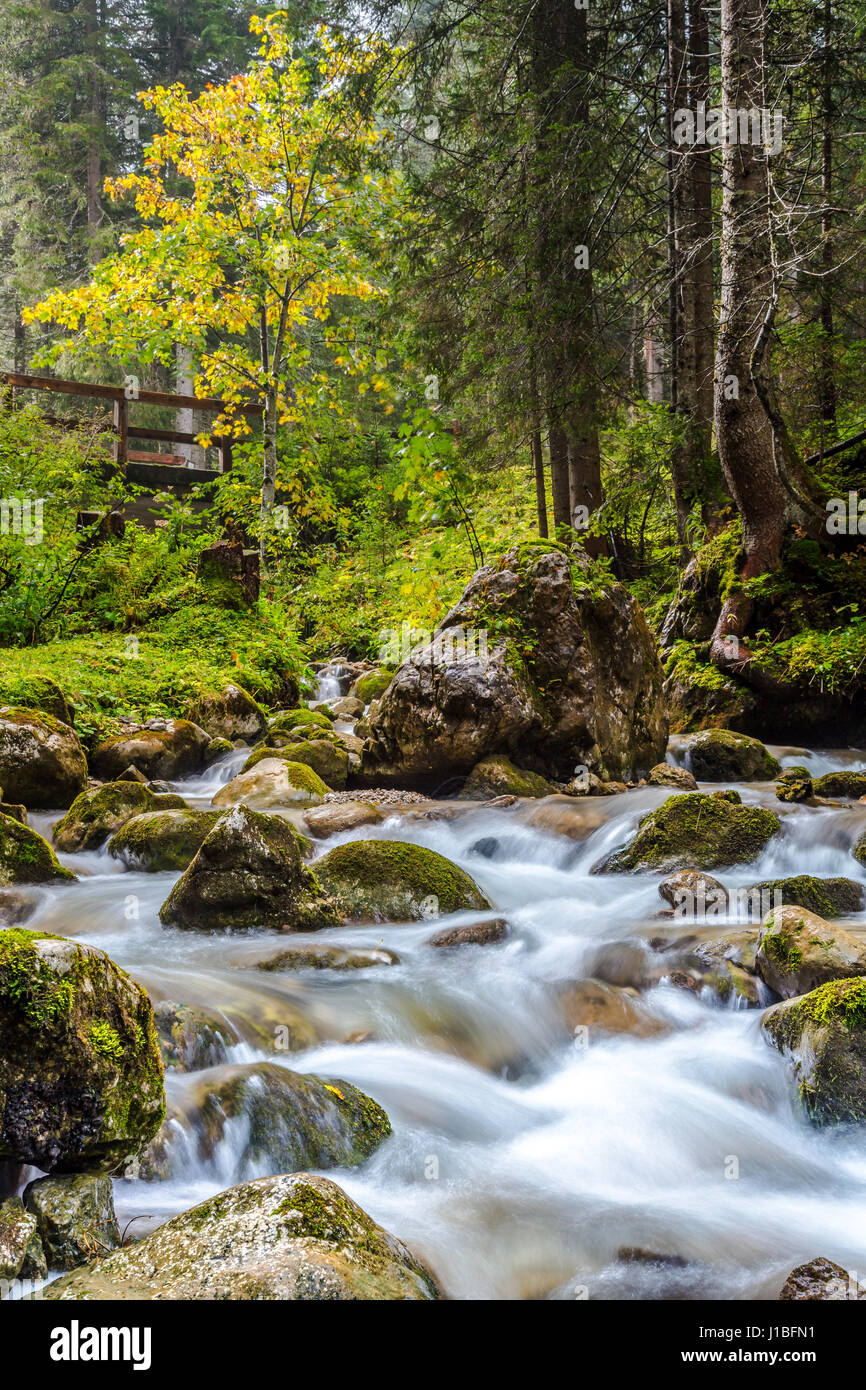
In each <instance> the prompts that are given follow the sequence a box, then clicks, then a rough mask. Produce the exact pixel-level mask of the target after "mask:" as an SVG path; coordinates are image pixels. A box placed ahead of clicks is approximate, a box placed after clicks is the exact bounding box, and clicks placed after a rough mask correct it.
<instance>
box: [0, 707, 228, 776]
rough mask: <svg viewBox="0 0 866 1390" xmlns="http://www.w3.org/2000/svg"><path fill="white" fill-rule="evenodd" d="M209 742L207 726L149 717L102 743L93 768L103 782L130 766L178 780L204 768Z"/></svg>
mask: <svg viewBox="0 0 866 1390" xmlns="http://www.w3.org/2000/svg"><path fill="white" fill-rule="evenodd" d="M209 742H210V736H209V735H208V734H206V733H205V731H204V729H200V728H199V726H198V725H197V724H193V723H191V721H190V720H188V719H148V720H147V721H146V723H144V724H139V725H136V726H134V727H131V728H130V729H129V730H128V731H126V732H124V733H122V734H116V735H115V736H114V737H113V738H109V739H106V740H105V742H104V743H100V744H99V746H98V747H97V748H96V749H95V750H94V752H93V756H92V758H91V760H90V766H91V771H92V772H93V775H94V777H99V778H100V779H101V780H102V781H103V782H111V781H114V780H116V779H117V778H118V777H119V776H120V774H121V773H122V772H125V771H126V770H127V768H129V767H135V768H137V769H138V771H139V772H140V773H141V774H142V775H143V776H144V777H146V778H147V780H148V781H151V780H153V779H154V778H156V779H167V780H168V781H175V780H176V779H177V778H178V777H186V776H187V775H188V774H189V773H191V772H199V771H200V770H201V768H202V767H203V766H204V761H205V753H206V750H207V746H208V744H209ZM2 781H3V779H2V777H0V783H2Z"/></svg>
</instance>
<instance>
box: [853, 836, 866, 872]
mask: <svg viewBox="0 0 866 1390" xmlns="http://www.w3.org/2000/svg"><path fill="white" fill-rule="evenodd" d="M851 853H852V854H853V855H854V858H855V859H857V860H858V861H859V862H860V863H861V864H866V830H864V832H863V834H862V835H861V836H860V838H859V839H858V840H856V841H855V842H854V844H853V846H852V847H851Z"/></svg>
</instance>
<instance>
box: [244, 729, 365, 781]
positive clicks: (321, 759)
mask: <svg viewBox="0 0 866 1390" xmlns="http://www.w3.org/2000/svg"><path fill="white" fill-rule="evenodd" d="M271 758H282V759H283V761H284V762H288V763H304V764H306V766H307V767H311V768H312V769H313V771H314V772H315V773H316V775H317V776H318V777H319V778H321V780H322V782H324V783H325V785H326V786H327V787H331V788H333V789H334V790H335V791H342V790H343V789H344V788H345V786H346V778H347V776H348V772H349V755H348V753H347V752H346V750H345V748H343V747H342V745H341V744H340V743H338V742H334V741H332V740H331V739H320V738H315V739H300V740H299V741H298V742H297V743H290V744H288V745H287V747H285V748H280V749H273V748H268V747H265V748H258V749H255V750H254V751H253V752H252V753H251V754H250V756H249V757H248V758H247V760H246V762H245V763H244V765H243V767H242V768H241V773H244V772H250V771H251V770H252V769H253V768H254V767H256V766H257V764H258V763H260V762H262V761H264V760H265V759H271Z"/></svg>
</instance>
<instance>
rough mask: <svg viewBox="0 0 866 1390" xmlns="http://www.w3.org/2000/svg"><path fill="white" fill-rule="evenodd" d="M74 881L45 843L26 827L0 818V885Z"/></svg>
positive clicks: (0, 816)
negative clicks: (63, 880)
mask: <svg viewBox="0 0 866 1390" xmlns="http://www.w3.org/2000/svg"><path fill="white" fill-rule="evenodd" d="M59 879H67V880H69V881H74V879H75V875H74V874H73V873H71V872H70V870H69V869H64V868H63V866H62V865H61V863H60V861H59V860H58V858H57V855H56V854H55V853H54V850H53V849H52V848H51V846H50V845H49V843H48V841H47V840H43V838H42V836H41V835H37V833H36V831H35V830H31V829H30V827H29V826H28V825H22V824H21V822H20V821H17V820H13V819H12V817H11V816H4V815H0V883H2V884H6V883H52V882H54V881H56V880H59Z"/></svg>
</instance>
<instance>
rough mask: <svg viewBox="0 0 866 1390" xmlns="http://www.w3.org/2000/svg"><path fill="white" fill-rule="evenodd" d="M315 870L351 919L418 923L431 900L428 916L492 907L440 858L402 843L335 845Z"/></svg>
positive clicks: (455, 868)
mask: <svg viewBox="0 0 866 1390" xmlns="http://www.w3.org/2000/svg"><path fill="white" fill-rule="evenodd" d="M315 870H316V873H317V875H318V877H319V879H320V881H321V882H322V884H323V886H324V888H325V890H326V892H328V893H330V894H331V895H332V896H333V897H334V899H335V901H336V902H337V905H338V908H339V910H340V911H341V912H343V913H344V914H346V915H347V916H350V917H372V918H373V919H374V920H379V921H381V920H383V919H388V918H392V919H393V920H395V921H407V920H408V921H419V920H421V918H422V917H423V916H424V915H426V914H425V912H424V911H423V910H422V907H423V904H424V903H425V902H426V901H427V900H429V899H432V900H434V901H435V907H434V908H433V909H432V915H438V914H442V913H449V912H459V911H462V910H482V909H484V908H488V907H490V903H489V902H488V901H487V899H486V898H485V897H484V895H483V894H482V893H481V891H480V889H479V888H478V887H477V885H476V884H475V883H473V881H472V879H471V878H470V877H469V875H468V874H466V873H464V871H463V870H462V869H460V868H458V866H457V865H456V864H452V863H451V861H450V860H449V859H446V858H445V857H444V855H441V854H437V853H436V851H435V850H431V849H426V848H424V847H423V846H421V845H411V844H405V843H404V842H402V841H400V840H358V841H355V842H353V843H350V844H345V845H338V846H337V847H336V848H335V849H332V850H330V851H329V853H328V854H326V855H325V856H324V858H323V859H320V860H318V861H317V863H316V864H315Z"/></svg>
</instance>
